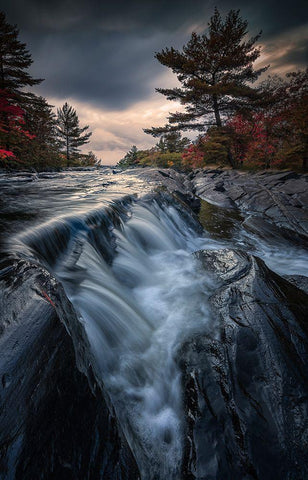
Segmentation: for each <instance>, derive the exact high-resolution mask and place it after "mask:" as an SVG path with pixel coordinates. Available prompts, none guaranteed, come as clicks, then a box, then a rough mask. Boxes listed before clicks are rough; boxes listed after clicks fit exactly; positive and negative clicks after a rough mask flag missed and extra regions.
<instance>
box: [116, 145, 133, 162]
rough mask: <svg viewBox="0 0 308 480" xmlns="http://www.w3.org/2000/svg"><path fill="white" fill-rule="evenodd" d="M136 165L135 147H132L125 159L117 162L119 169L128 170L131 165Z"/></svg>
mask: <svg viewBox="0 0 308 480" xmlns="http://www.w3.org/2000/svg"><path fill="white" fill-rule="evenodd" d="M136 163H138V149H137V147H136V145H133V146H132V148H131V149H130V150H129V152H127V154H126V155H125V157H123V158H122V159H121V160H120V161H119V162H118V164H117V166H118V167H120V168H128V167H130V166H132V165H136Z"/></svg>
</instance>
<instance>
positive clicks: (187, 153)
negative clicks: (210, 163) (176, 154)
mask: <svg viewBox="0 0 308 480" xmlns="http://www.w3.org/2000/svg"><path fill="white" fill-rule="evenodd" d="M182 159H183V161H182V163H183V165H184V166H185V167H189V168H201V167H203V166H204V152H203V151H202V150H200V148H199V146H198V145H194V144H191V145H189V147H188V148H187V149H186V150H184V153H183V155H182Z"/></svg>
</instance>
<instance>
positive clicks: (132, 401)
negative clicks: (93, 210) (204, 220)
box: [56, 201, 212, 479]
mask: <svg viewBox="0 0 308 480" xmlns="http://www.w3.org/2000/svg"><path fill="white" fill-rule="evenodd" d="M130 215H131V216H130V218H129V219H128V221H127V222H125V223H122V225H121V228H119V229H116V230H115V231H114V235H115V238H116V245H117V254H116V256H115V258H114V261H113V262H112V265H108V264H107V263H106V262H105V261H104V260H103V258H102V256H101V254H100V252H99V251H97V249H95V247H94V246H93V245H92V244H91V242H90V241H89V238H88V237H85V236H83V240H81V239H79V241H82V242H83V244H82V252H81V253H80V255H78V260H77V261H76V263H75V265H74V270H73V272H72V266H71V264H70V266H69V267H68V268H67V267H66V266H65V264H62V265H59V267H58V268H57V269H56V275H57V276H58V277H59V278H60V279H61V281H62V283H63V285H64V287H65V289H66V291H67V293H68V296H69V298H70V300H71V301H72V303H73V305H74V306H75V308H76V310H77V311H78V313H79V314H80V316H81V318H82V321H83V322H84V324H85V328H86V331H87V334H88V337H89V339H90V342H91V345H92V347H93V351H94V353H95V357H96V359H97V361H98V364H99V366H100V369H101V374H102V378H103V380H104V383H105V386H106V387H107V389H108V390H109V393H110V395H111V398H112V401H113V404H114V405H115V408H116V411H117V414H118V416H119V418H120V420H121V424H122V427H123V429H124V431H125V433H126V436H127V438H128V440H129V442H130V444H131V447H132V449H133V451H134V452H135V455H136V458H137V461H138V463H139V467H140V470H141V472H142V474H143V478H148V479H151V478H153V479H154V478H157V479H166V478H170V479H172V478H174V479H175V478H179V472H180V468H181V458H182V456H181V452H182V443H183V438H182V433H183V432H182V430H183V424H182V420H181V419H182V418H183V415H182V413H181V410H182V393H181V378H180V372H179V369H178V367H177V365H176V362H175V354H176V351H177V349H178V348H179V347H180V346H181V344H182V342H183V340H184V339H185V338H188V337H189V335H190V334H192V333H194V332H196V331H200V330H201V329H203V331H204V330H205V329H206V328H207V323H208V322H209V311H208V309H207V306H206V301H205V299H206V298H207V297H208V295H209V292H210V290H211V288H212V280H211V279H210V278H205V277H204V274H202V273H201V272H199V271H198V268H197V267H196V264H195V260H194V258H193V257H192V255H191V253H190V252H192V251H194V250H198V249H199V248H200V247H201V245H202V243H203V239H202V238H199V237H198V236H197V235H196V231H194V230H193V229H192V228H191V227H189V226H188V225H187V223H186V222H185V220H184V218H181V216H180V214H179V211H178V210H177V209H176V208H174V207H173V206H172V205H168V204H167V203H164V202H157V201H154V202H152V203H151V204H150V205H147V206H146V205H140V204H135V205H133V207H132V209H131V211H130Z"/></svg>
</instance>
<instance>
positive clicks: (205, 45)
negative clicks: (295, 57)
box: [144, 8, 267, 137]
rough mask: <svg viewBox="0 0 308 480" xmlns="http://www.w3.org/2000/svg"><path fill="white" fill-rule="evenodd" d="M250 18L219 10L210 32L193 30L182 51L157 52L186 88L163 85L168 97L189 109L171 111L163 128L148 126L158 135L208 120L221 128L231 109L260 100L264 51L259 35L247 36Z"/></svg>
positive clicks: (202, 126) (200, 128)
mask: <svg viewBox="0 0 308 480" xmlns="http://www.w3.org/2000/svg"><path fill="white" fill-rule="evenodd" d="M247 26H248V23H247V21H246V20H243V19H242V18H241V17H240V14H239V11H235V10H230V11H229V13H228V14H227V16H226V19H225V21H223V19H222V18H221V15H220V13H219V11H218V9H217V8H216V9H215V12H214V15H213V16H212V17H211V19H210V22H209V24H208V33H207V34H203V35H198V34H197V33H193V34H192V35H191V38H190V40H189V42H188V43H187V44H186V45H185V46H184V47H183V50H182V51H179V50H176V49H174V48H173V47H171V48H166V49H164V50H162V51H161V52H160V53H157V54H156V55H155V56H156V58H157V60H158V61H159V62H160V63H161V64H162V65H165V66H166V67H168V68H170V69H171V70H172V72H173V73H175V74H176V76H177V78H178V80H179V82H180V84H181V87H176V88H169V89H164V88H158V89H156V90H157V91H158V92H160V93H162V94H163V95H165V96H166V97H167V99H168V100H177V101H179V102H180V103H181V104H182V105H184V106H185V112H184V113H182V112H176V113H172V114H170V116H169V118H168V120H169V123H168V124H167V125H165V126H164V127H158V128H151V129H145V130H144V131H145V132H146V133H150V134H151V135H153V136H154V137H158V136H160V135H162V134H164V133H166V132H174V131H180V130H182V131H185V130H198V131H201V132H205V131H206V129H207V127H208V126H209V125H216V126H217V127H221V126H222V124H223V120H224V119H225V117H226V115H227V114H230V113H233V112H237V111H239V110H241V109H245V110H246V109H250V108H251V107H252V103H253V102H254V101H256V100H257V99H259V94H258V90H257V89H254V88H252V87H251V86H250V85H249V84H252V83H253V82H255V81H256V80H257V79H258V77H259V76H260V75H261V73H262V72H264V71H265V70H266V68H267V67H265V68H260V69H257V70H254V69H253V63H254V62H255V60H257V58H258V57H259V56H260V48H258V47H255V44H256V42H257V41H258V39H259V38H260V34H258V35H257V36H255V37H252V38H250V39H247Z"/></svg>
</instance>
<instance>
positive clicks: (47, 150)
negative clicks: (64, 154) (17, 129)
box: [19, 94, 60, 169]
mask: <svg viewBox="0 0 308 480" xmlns="http://www.w3.org/2000/svg"><path fill="white" fill-rule="evenodd" d="M52 109H53V106H52V105H49V104H48V102H47V100H46V99H45V98H43V97H39V96H36V95H33V94H31V95H29V96H28V99H27V104H26V106H25V116H24V119H25V128H26V130H27V131H28V132H29V133H30V135H31V136H32V138H33V139H32V141H31V142H23V143H22V144H21V145H20V146H19V156H20V158H22V159H23V161H25V162H26V163H28V164H30V165H32V166H34V167H35V168H39V169H40V168H42V167H45V166H48V167H52V166H53V167H54V166H59V165H60V155H59V151H58V139H57V130H56V115H55V114H54V113H53V110H52Z"/></svg>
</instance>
